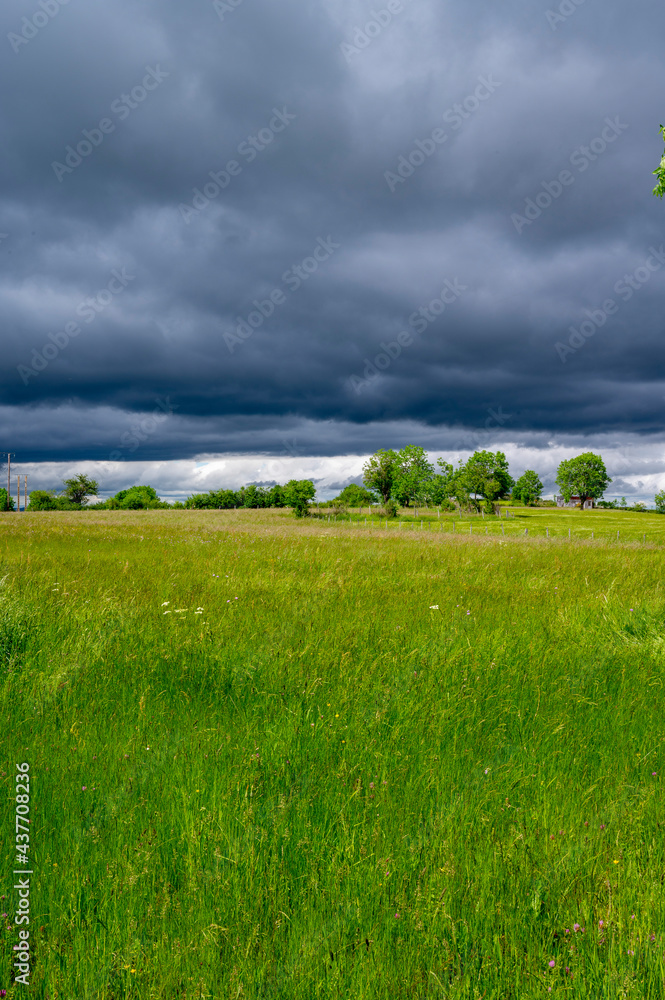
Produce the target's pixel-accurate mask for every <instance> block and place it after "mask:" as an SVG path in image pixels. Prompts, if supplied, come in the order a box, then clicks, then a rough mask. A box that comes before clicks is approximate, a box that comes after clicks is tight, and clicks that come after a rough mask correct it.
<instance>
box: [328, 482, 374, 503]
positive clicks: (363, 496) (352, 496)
mask: <svg viewBox="0 0 665 1000" xmlns="http://www.w3.org/2000/svg"><path fill="white" fill-rule="evenodd" d="M377 499H378V498H377V496H376V493H372V491H371V490H366V489H365V487H364V486H358V484H357V483H349V485H348V486H345V487H344V489H343V490H342V492H341V493H340V495H339V496H338V497H335V499H334V500H331V503H333V504H342V505H343V506H345V507H366V506H368V505H369V504H372V503H376V502H377Z"/></svg>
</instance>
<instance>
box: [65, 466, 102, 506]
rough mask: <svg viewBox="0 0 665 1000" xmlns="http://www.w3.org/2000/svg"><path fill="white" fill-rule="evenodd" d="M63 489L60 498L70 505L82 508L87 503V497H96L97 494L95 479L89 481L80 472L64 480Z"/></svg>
mask: <svg viewBox="0 0 665 1000" xmlns="http://www.w3.org/2000/svg"><path fill="white" fill-rule="evenodd" d="M62 485H63V486H64V487H65V489H64V491H63V492H62V493H61V496H62V497H63V498H64V499H65V500H69V502H70V503H73V504H76V506H77V507H82V506H83V504H84V503H86V502H87V500H88V497H96V496H97V494H98V493H99V484H98V483H97V481H96V480H95V479H89V478H88V476H86V475H84V474H83V473H82V472H80V473H79V474H78V476H73V477H72V478H71V479H65V480H64V481H63V484H62Z"/></svg>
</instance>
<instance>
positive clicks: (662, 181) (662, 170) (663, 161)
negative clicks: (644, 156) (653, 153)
mask: <svg viewBox="0 0 665 1000" xmlns="http://www.w3.org/2000/svg"><path fill="white" fill-rule="evenodd" d="M660 134H661V135H662V137H663V139H665V125H661V126H660ZM653 172H654V174H655V175H656V177H657V178H658V183H657V184H656V186H655V188H654V189H653V194H655V195H656V197H657V198H662V197H663V195H664V194H665V153H664V154H663V156H661V158H660V166H658V167H656V169H655V170H654V171H653Z"/></svg>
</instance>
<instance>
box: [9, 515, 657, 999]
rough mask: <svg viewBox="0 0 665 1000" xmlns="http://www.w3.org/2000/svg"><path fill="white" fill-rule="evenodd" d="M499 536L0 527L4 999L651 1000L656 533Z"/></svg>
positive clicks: (561, 522) (534, 521)
mask: <svg viewBox="0 0 665 1000" xmlns="http://www.w3.org/2000/svg"><path fill="white" fill-rule="evenodd" d="M514 513H515V515H516V517H515V518H514V519H512V518H511V519H510V520H507V521H504V520H503V519H502V520H501V522H499V521H498V519H494V518H492V519H487V522H483V520H482V519H479V518H475V519H473V522H471V521H470V520H468V519H467V520H466V521H465V523H464V525H462V524H461V522H460V521H459V520H457V519H456V531H455V534H453V532H452V520H453V519H452V518H451V517H443V516H442V517H441V519H439V518H438V517H437V515H436V512H434V513H432V512H431V511H430V512H429V514H428V515H427V516H426V517H424V518H423V520H424V522H425V524H424V527H423V528H422V529H421V528H420V527H419V521H420V517H419V518H418V519H417V520H415V519H413V518H412V519H411V522H410V523H409V524H408V525H407V524H405V525H404V526H403V527H401V528H400V527H399V526H398V525H397V524H395V523H391V524H389V526H388V527H386V526H385V522H378V521H375V522H374V523H371V522H370V523H368V525H367V526H366V525H365V524H364V520H363V519H362V516H361V518H360V520H358V519H356V521H355V522H353V521H352V522H351V523H343V522H338V523H337V524H334V523H332V522H328V521H327V520H324V519H323V516H324V515H323V512H321V514H322V518H321V519H320V520H314V519H306V520H304V521H301V522H299V521H297V520H295V519H293V518H291V517H290V515H289V514H288V513H287V512H285V511H281V510H272V511H265V512H260V511H237V512H236V511H225V512H215V511H210V512H205V511H154V512H150V511H137V512H115V511H110V512H98V513H92V512H91V513H89V514H76V513H73V514H69V513H52V514H20V515H19V514H15V515H12V514H7V515H3V516H1V517H0V562H1V564H2V565H1V567H0V578H4V584H3V586H2V588H1V589H0V662H1V668H2V718H3V733H2V741H1V744H0V745H1V753H0V772H1V774H0V780H1V781H2V788H3V791H4V794H3V804H4V808H3V810H2V819H1V823H2V827H1V829H2V838H1V840H0V842H1V843H2V845H3V850H2V860H3V869H2V879H1V880H0V886H1V888H0V895H2V897H3V898H2V900H0V902H2V903H3V904H4V906H3V908H2V910H3V914H6V916H4V920H3V921H2V926H1V932H2V938H3V941H4V944H3V948H2V965H0V988H2V989H6V990H7V991H8V992H7V996H8V997H24V996H26V997H27V996H30V997H32V996H35V997H43V998H46V997H48V998H50V1000H55V998H60V1000H65V998H67V1000H73V998H76V1000H84V998H85V1000H87V998H91V1000H92V998H95V1000H96V998H103V1000H111V998H113V1000H117V998H121V997H122V998H136V1000H150V998H162V997H164V998H199V997H200V998H203V997H215V998H220V1000H221V998H224V1000H227V998H238V1000H241V998H245V1000H253V998H257V1000H258V998H262V1000H263V998H265V1000H278V998H283V1000H287V998H288V1000H295V998H298V1000H316V998H328V997H335V998H344V1000H360V998H362V1000H365V998H367V1000H369V998H372V1000H374V998H376V1000H378V998H381V1000H406V998H408V1000H415V998H422V997H428V998H444V997H445V998H450V1000H453V998H455V1000H457V998H469V1000H481V998H483V1000H491V998H493V1000H499V998H500V1000H509V998H513V1000H528V998H536V997H550V996H551V997H560V998H563V997H565V998H582V997H584V998H603V1000H605V998H607V1000H614V998H619V997H636V998H638V997H639V998H642V997H648V998H656V997H663V996H665V985H664V984H665V898H664V896H663V881H664V880H665V840H664V834H665V810H664V808H663V796H662V780H663V778H662V775H663V765H662V764H661V759H662V755H663V754H664V753H665V747H663V742H664V741H665V712H664V710H665V695H664V692H663V658H664V653H665V591H664V589H663V581H664V569H665V518H661V517H659V516H657V515H650V514H627V513H621V512H615V511H602V512H601V511H599V512H585V513H577V514H576V513H574V512H568V511H557V510H553V509H544V510H543V509H541V510H535V511H528V510H524V511H519V510H515V511H514ZM517 515H522V516H517ZM326 516H327V515H326ZM404 520H405V521H406V520H407V519H406V518H404ZM469 524H471V528H472V533H471V535H470V536H469ZM502 526H503V529H504V531H505V535H502V534H501V527H502ZM525 527H526V528H528V529H529V534H528V536H525V535H524V529H525ZM485 528H487V535H485ZM547 528H549V530H550V538H549V540H548V539H547V537H546V529H547ZM569 528H570V529H571V540H570V541H569V540H568V529H569ZM462 529H464V530H462ZM617 530H619V531H620V542H619V543H617V541H616V532H617ZM591 531H594V540H593V541H590V532H591ZM643 535H646V542H645V543H644V542H643V541H642V538H643ZM23 763H27V764H29V769H30V770H29V774H30V785H29V787H30V806H29V808H30V818H31V824H30V853H29V861H30V863H31V869H32V871H33V874H32V875H31V876H30V900H29V905H30V911H29V916H30V924H29V931H30V953H31V956H32V957H31V963H32V964H31V969H32V971H31V977H30V982H31V985H30V986H29V987H25V986H23V985H20V984H18V985H15V984H14V981H13V975H12V961H13V958H12V954H13V953H12V946H13V945H14V944H15V943H16V942H17V940H18V939H17V928H16V927H15V926H14V923H13V915H14V913H15V912H16V911H17V909H18V894H17V891H16V890H15V889H13V888H12V886H13V885H14V884H15V881H16V878H17V877H16V876H14V875H13V871H14V870H15V867H16V861H17V858H16V852H15V849H14V818H15V810H16V803H15V776H16V773H17V765H21V764H23Z"/></svg>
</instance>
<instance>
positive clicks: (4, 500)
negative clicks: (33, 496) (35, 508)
mask: <svg viewBox="0 0 665 1000" xmlns="http://www.w3.org/2000/svg"><path fill="white" fill-rule="evenodd" d="M14 509H15V508H14V501H13V500H12V498H11V497H9V498H8V497H7V490H6V489H4V488H0V511H6V510H14ZM29 509H30V508H29V507H28V510H29Z"/></svg>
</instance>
